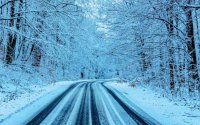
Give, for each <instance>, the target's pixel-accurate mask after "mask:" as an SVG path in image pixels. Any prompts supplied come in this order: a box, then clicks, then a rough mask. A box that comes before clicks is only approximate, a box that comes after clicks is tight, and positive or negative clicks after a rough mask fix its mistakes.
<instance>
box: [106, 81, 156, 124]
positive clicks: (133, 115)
mask: <svg viewBox="0 0 200 125" xmlns="http://www.w3.org/2000/svg"><path fill="white" fill-rule="evenodd" d="M103 87H104V88H105V90H106V91H107V92H108V93H109V94H110V95H111V96H112V97H113V98H114V99H115V100H116V101H117V102H118V103H119V104H120V105H121V106H122V107H123V109H124V110H125V111H126V112H127V114H129V116H130V117H131V118H132V119H133V120H134V121H135V122H136V123H137V124H138V125H156V124H154V123H147V122H146V121H145V120H144V119H142V118H141V117H140V116H138V114H136V113H135V112H134V111H132V109H130V108H129V107H128V106H127V105H126V104H125V103H124V102H123V101H122V100H121V99H120V98H119V97H118V96H117V95H116V94H115V93H114V92H113V91H112V90H110V89H109V88H107V87H106V86H105V85H103Z"/></svg>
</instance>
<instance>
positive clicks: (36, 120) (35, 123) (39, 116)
mask: <svg viewBox="0 0 200 125" xmlns="http://www.w3.org/2000/svg"><path fill="white" fill-rule="evenodd" d="M77 85H78V84H73V85H71V86H69V87H68V88H67V90H65V91H64V92H63V93H62V94H61V95H59V96H58V97H57V98H55V99H54V100H53V101H52V102H51V103H50V104H49V105H48V106H47V107H46V108H44V109H43V110H42V111H41V112H40V113H39V114H37V115H36V116H35V117H34V118H33V119H31V120H30V121H29V122H28V123H27V124H26V125H39V124H40V123H41V122H42V121H43V120H44V119H45V118H46V117H47V116H48V115H49V114H50V113H51V111H52V110H53V109H54V108H55V107H56V106H57V105H58V103H59V102H60V101H61V100H62V99H63V98H64V97H65V95H66V94H67V93H69V92H70V91H71V90H72V89H73V88H75V87H76V86H77Z"/></svg>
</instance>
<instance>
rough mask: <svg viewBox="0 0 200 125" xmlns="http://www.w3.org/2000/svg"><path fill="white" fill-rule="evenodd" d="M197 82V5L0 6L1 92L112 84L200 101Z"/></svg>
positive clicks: (63, 0)
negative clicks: (68, 83) (86, 82)
mask: <svg viewBox="0 0 200 125" xmlns="http://www.w3.org/2000/svg"><path fill="white" fill-rule="evenodd" d="M199 76H200V1H199V0H0V91H3V90H6V89H8V88H9V87H10V86H14V88H16V89H18V88H19V87H21V88H25V87H26V86H29V85H30V84H45V85H48V84H51V83H53V82H56V81H61V80H78V79H111V78H118V79H120V80H123V81H132V82H134V84H136V85H141V86H145V87H151V88H156V90H159V92H160V93H162V94H163V96H166V97H172V98H181V99H183V100H191V99H192V100H199V99H200V77H199ZM16 89H15V90H16ZM15 94H16V93H15Z"/></svg>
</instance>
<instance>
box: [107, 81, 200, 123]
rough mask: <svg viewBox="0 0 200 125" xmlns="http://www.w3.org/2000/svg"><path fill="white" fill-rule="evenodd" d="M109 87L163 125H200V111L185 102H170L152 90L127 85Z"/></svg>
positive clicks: (120, 84)
mask: <svg viewBox="0 0 200 125" xmlns="http://www.w3.org/2000/svg"><path fill="white" fill-rule="evenodd" d="M109 85H110V86H112V87H114V88H115V89H117V90H119V91H120V92H122V93H123V95H125V96H126V97H127V98H129V99H130V100H131V101H132V102H133V103H134V104H135V105H136V106H138V107H140V108H141V109H142V110H143V111H145V112H146V113H147V114H149V115H150V116H152V117H153V118H155V119H156V120H157V121H159V122H160V123H161V124H163V125H199V124H200V110H199V109H195V108H191V107H190V106H189V105H185V104H184V103H183V102H178V101H170V100H169V99H168V98H165V97H162V96H161V95H159V94H158V93H156V92H155V91H153V90H151V89H150V88H144V87H140V86H135V87H131V86H128V84H127V83H111V84H109ZM199 103H200V102H199Z"/></svg>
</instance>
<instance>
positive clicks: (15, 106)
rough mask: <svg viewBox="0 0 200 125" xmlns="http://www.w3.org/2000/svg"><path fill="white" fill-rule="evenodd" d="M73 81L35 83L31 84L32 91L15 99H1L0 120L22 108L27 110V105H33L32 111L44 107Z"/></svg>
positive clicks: (11, 115)
mask: <svg viewBox="0 0 200 125" xmlns="http://www.w3.org/2000/svg"><path fill="white" fill-rule="evenodd" d="M73 83H74V82H73V81H68V82H66V81H65V82H57V83H54V84H51V85H48V86H41V85H33V86H30V87H31V91H27V92H24V93H21V94H18V97H16V98H15V99H12V100H9V101H8V100H7V101H0V121H2V120H3V119H5V118H8V117H13V114H16V113H19V112H20V111H21V110H22V109H23V110H22V111H23V112H24V111H26V108H27V107H31V110H32V111H34V110H35V111H36V109H37V110H40V109H39V107H40V106H41V108H42V105H44V104H48V102H50V101H52V100H53V98H55V97H57V96H58V95H59V94H60V93H61V92H63V91H64V90H66V88H67V86H69V85H71V84H73ZM44 101H45V102H44ZM34 105H37V107H34ZM38 106H39V107H38ZM29 111H30V110H29ZM22 114H24V113H22ZM17 115H18V114H17ZM27 115H29V114H27ZM29 117H30V116H29Z"/></svg>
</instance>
